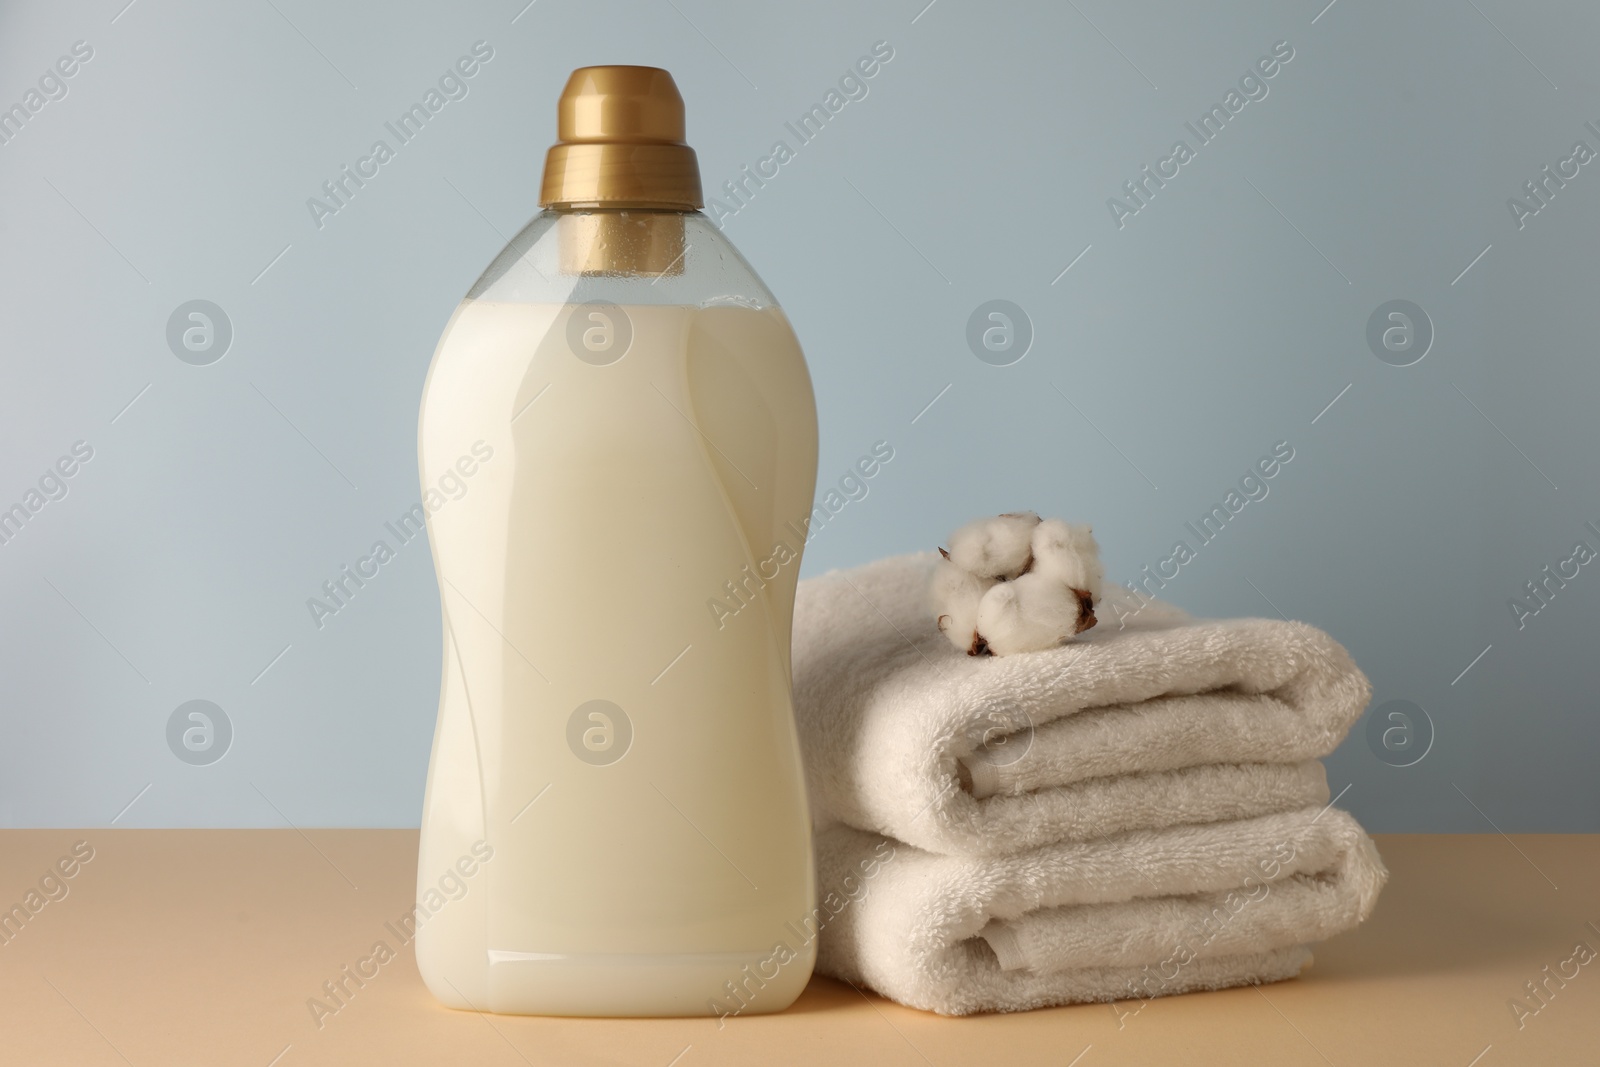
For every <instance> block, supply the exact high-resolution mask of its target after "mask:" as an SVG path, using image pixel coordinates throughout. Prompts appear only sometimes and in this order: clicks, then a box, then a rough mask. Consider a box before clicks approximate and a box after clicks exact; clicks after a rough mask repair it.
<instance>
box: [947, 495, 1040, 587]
mask: <svg viewBox="0 0 1600 1067" xmlns="http://www.w3.org/2000/svg"><path fill="white" fill-rule="evenodd" d="M1038 525H1039V516H1038V515H1035V514H1034V513H1033V512H1031V511H1013V512H1008V513H1007V514H1005V515H996V516H995V517H994V518H992V519H978V520H977V521H976V522H969V523H967V524H966V525H965V526H963V527H961V529H959V530H957V531H956V532H955V533H953V534H951V535H950V551H949V553H948V554H947V555H946V556H945V558H946V559H948V560H949V561H950V562H952V563H954V564H955V565H956V566H958V567H960V568H961V569H962V570H964V571H970V572H972V573H973V574H976V575H977V576H978V577H980V578H998V579H1000V580H1001V581H1009V580H1011V579H1012V578H1015V577H1017V576H1018V575H1020V574H1022V573H1024V572H1025V571H1027V569H1028V567H1029V566H1030V565H1031V564H1032V562H1033V542H1032V537H1033V530H1034V527H1036V526H1038Z"/></svg>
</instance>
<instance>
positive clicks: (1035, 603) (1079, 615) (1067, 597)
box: [978, 571, 1094, 656]
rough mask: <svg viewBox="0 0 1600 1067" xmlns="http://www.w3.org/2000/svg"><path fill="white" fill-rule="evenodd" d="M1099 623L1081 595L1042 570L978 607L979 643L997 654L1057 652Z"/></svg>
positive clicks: (1003, 586)
mask: <svg viewBox="0 0 1600 1067" xmlns="http://www.w3.org/2000/svg"><path fill="white" fill-rule="evenodd" d="M1093 625H1094V614H1093V612H1092V611H1088V610H1086V606H1085V605H1084V604H1083V602H1082V601H1081V600H1080V599H1079V597H1078V595H1077V593H1075V592H1073V591H1072V590H1071V589H1069V588H1067V587H1066V586H1065V585H1063V584H1062V583H1061V582H1060V581H1058V580H1056V579H1054V578H1051V577H1049V576H1047V575H1043V574H1040V573H1038V572H1037V571H1032V572H1030V573H1028V574H1024V575H1023V576H1022V577H1020V578H1018V579H1017V580H1016V581H1014V582H1001V583H1000V584H998V585H996V586H995V587H994V588H992V589H990V590H989V591H988V592H987V593H985V594H983V599H982V600H981V601H980V602H979V603H978V642H979V644H980V645H982V646H984V647H985V648H987V650H988V651H989V652H990V653H992V654H993V655H996V656H1011V655H1015V654H1016V653H1018V652H1037V651H1039V650H1040V649H1046V648H1054V647H1055V646H1056V645H1059V644H1061V642H1063V641H1065V640H1067V638H1069V637H1071V636H1072V635H1073V634H1076V633H1080V632H1082V631H1083V630H1087V629H1088V628H1089V627H1090V626H1093Z"/></svg>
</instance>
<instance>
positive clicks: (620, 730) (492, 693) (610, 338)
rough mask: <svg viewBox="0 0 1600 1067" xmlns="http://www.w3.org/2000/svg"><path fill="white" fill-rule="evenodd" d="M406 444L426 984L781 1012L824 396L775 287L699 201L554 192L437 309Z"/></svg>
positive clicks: (803, 872) (804, 933) (667, 1007)
mask: <svg viewBox="0 0 1600 1067" xmlns="http://www.w3.org/2000/svg"><path fill="white" fill-rule="evenodd" d="M419 466H420V470H421V476H422V488H423V492H424V508H425V511H426V513H427V515H426V522H427V526H428V531H429V540H430V543H431V545H432V547H433V552H434V563H435V568H436V571H437V574H438V578H439V590H440V598H441V602H442V606H443V617H444V669H443V682H442V687H441V695H440V707H439V720H438V725H437V729H436V732H435V737H434V746H433V752H432V757H431V760H430V764H429V774H428V787H427V794H426V800H425V803H424V813H423V824H422V841H421V848H420V854H419V868H418V902H419V909H418V918H417V933H416V945H417V961H418V966H419V968H420V970H421V971H422V975H423V978H424V980H425V981H426V982H427V984H428V986H429V988H430V989H431V990H432V991H433V992H434V994H435V995H436V996H438V997H439V999H440V1000H442V1001H444V1002H445V1003H446V1004H450V1005H452V1006H456V1007H463V1008H475V1009H479V1010H492V1011H505V1012H526V1013H536V1014H573V1015H686V1014H707V1013H719V1014H720V1013H723V1012H732V1011H739V1012H761V1011H775V1010H779V1009H781V1008H783V1007H786V1006H787V1005H788V1004H789V1003H790V1002H791V1001H792V1000H793V999H794V997H795V996H797V995H798V994H799V992H800V990H801V989H802V988H803V987H804V985H805V982H806V980H807V978H808V977H809V975H810V970H811V964H812V961H813V959H814V956H815V945H814V936H815V928H816V925H817V924H816V913H815V899H814V895H815V889H814V879H813V872H812V857H811V846H810V836H809V832H810V824H809V816H808V813H807V810H806V801H805V792H804V780H803V775H802V771H801V764H800V758H799V747H798V742H797V739H796V735H795V729H794V721H793V710H792V705H791V702H790V665H789V639H790V631H789V627H790V622H791V615H792V610H793V597H794V585H795V580H796V576H797V573H798V569H799V562H800V559H799V556H800V552H801V550H802V548H803V542H804V522H805V518H806V517H807V516H808V515H809V512H810V508H811V501H812V494H813V491H814V488H815V476H816V413H815V406H814V402H813V399H812V392H811V385H810V379H809V376H808V374H807V372H806V368H805V363H804V360H803V358H802V356H801V353H800V349H799V346H798V344H797V343H796V341H795V339H794V334H793V331H792V330H791V329H790V327H789V324H788V322H787V320H786V319H785V317H784V316H783V312H782V310H781V309H780V308H779V307H778V305H777V302H776V301H775V300H774V299H773V298H772V296H771V294H770V293H769V292H768V291H767V290H766V288H765V287H764V286H763V285H762V284H761V282H760V280H759V279H758V278H757V277H756V276H755V274H754V272H753V271H751V270H750V268H749V267H748V265H747V264H745V262H744V261H743V259H742V258H741V257H740V256H739V255H738V253H737V252H736V251H734V249H733V248H732V246H731V245H730V244H728V243H727V241H726V240H725V239H724V238H723V237H722V236H721V234H720V233H719V232H718V231H717V230H716V229H715V227H713V226H712V225H711V224H710V223H709V222H708V221H707V220H705V219H704V218H703V217H702V216H700V215H698V214H684V213H669V212H616V211H612V212H599V211H595V212H546V213H545V214H543V215H541V216H539V217H538V218H536V219H535V220H534V221H533V222H532V223H530V224H529V226H528V227H527V228H526V229H524V230H523V231H522V232H521V233H520V234H518V235H517V237H516V238H514V239H513V240H512V242H511V243H510V244H509V245H508V246H507V248H506V249H505V250H504V251H503V252H502V253H501V255H500V256H499V257H497V258H496V260H495V261H494V263H493V264H491V265H490V267H489V269H488V270H487V271H486V272H485V273H484V275H483V277H482V278H481V279H480V280H479V281H478V283H477V284H476V285H475V286H474V287H473V289H472V290H471V292H470V293H469V294H468V296H467V297H466V298H465V299H464V300H463V301H462V303H461V305H460V306H459V307H458V308H457V310H456V312H455V313H454V315H453V316H452V317H451V320H450V323H449V325H448V326H447V327H446V329H445V331H444V334H443V336H442V337H441V339H440V342H439V346H438V349H437V351H436V352H435V355H434V360H433V364H432V366H431V367H430V369H429V373H428V380H427V385H426V386H425V388H424V393H423V402H422V410H421V416H420V423H419ZM469 872H470V873H469ZM442 883H443V884H442ZM434 905H436V906H434Z"/></svg>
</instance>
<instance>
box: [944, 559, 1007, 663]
mask: <svg viewBox="0 0 1600 1067" xmlns="http://www.w3.org/2000/svg"><path fill="white" fill-rule="evenodd" d="M998 581H999V579H997V578H980V577H978V576H977V575H976V574H973V573H972V572H971V571H965V570H962V569H961V568H960V567H958V566H956V565H955V564H954V563H952V562H951V561H950V560H948V559H941V560H940V561H939V562H938V563H936V564H935V565H934V570H933V581H932V582H931V583H929V586H928V602H929V606H930V607H931V608H932V609H933V614H934V615H935V617H936V618H937V619H938V622H939V630H940V632H941V633H943V634H944V635H945V637H947V638H949V640H950V643H951V644H952V645H955V646H956V648H958V649H960V650H961V651H962V652H970V651H971V650H972V643H973V641H974V640H975V639H976V636H977V632H978V602H979V601H980V600H982V599H983V594H984V593H986V592H988V591H989V589H990V587H991V586H993V585H994V584H995V583H996V582H998Z"/></svg>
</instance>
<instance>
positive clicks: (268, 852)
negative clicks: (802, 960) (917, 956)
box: [0, 830, 1600, 1067]
mask: <svg viewBox="0 0 1600 1067" xmlns="http://www.w3.org/2000/svg"><path fill="white" fill-rule="evenodd" d="M79 841H84V842H87V843H88V846H87V847H89V848H92V849H93V850H94V858H93V859H92V860H90V861H89V862H87V863H86V864H83V865H82V866H81V867H80V868H79V869H78V870H77V871H76V873H75V875H74V876H73V877H72V878H71V879H70V880H67V881H65V883H64V884H65V885H66V887H67V894H66V896H64V897H61V899H59V900H53V901H50V902H49V903H47V904H46V905H45V906H43V907H42V908H40V910H39V911H38V912H37V914H35V915H34V916H33V917H32V919H31V920H30V921H29V922H28V923H27V924H26V925H24V926H23V927H22V928H21V930H20V931H17V932H16V933H15V934H14V935H10V939H9V941H6V942H5V943H4V944H0V1005H3V1007H0V1063H5V1064H14V1063H15V1064H69V1065H73V1067H76V1065H83V1067H93V1065H98V1064H133V1065H135V1067H146V1065H155V1064H174V1065H177V1064H206V1065H217V1067H233V1065H238V1067H268V1065H276V1067H302V1065H305V1064H340V1065H346V1064H368V1063H371V1064H411V1063H429V1064H434V1063H438V1064H475V1065H476V1064H483V1065H500V1064H504V1065H507V1067H516V1065H520V1064H539V1065H543V1064H580V1065H581V1064H627V1065H631V1067H668V1065H669V1064H670V1065H673V1067H700V1065H703V1064H791V1063H794V1064H798V1063H808V1064H809V1063H816V1064H855V1063H866V1064H872V1065H874V1067H896V1065H907V1067H919V1065H935V1067H945V1065H954V1064H969V1063H980V1064H985V1065H993V1067H1013V1065H1016V1067H1026V1065H1033V1064H1039V1065H1046V1064H1048V1065H1051V1067H1069V1065H1074V1067H1103V1065H1110V1064H1184V1065H1198V1064H1213V1063H1215V1064H1244V1063H1249V1064H1274V1065H1276V1064H1286V1065H1293V1064H1310V1065H1324V1064H1336V1065H1340V1067H1343V1065H1346V1064H1349V1065H1365V1064H1405V1065H1407V1067H1424V1065H1432V1064H1440V1065H1447V1067H1468V1065H1469V1064H1473V1065H1475V1067H1501V1065H1504V1064H1596V1065H1600V960H1597V961H1596V962H1593V963H1590V964H1588V965H1585V966H1579V965H1577V964H1571V965H1569V966H1568V967H1567V971H1568V973H1569V974H1570V973H1571V972H1572V969H1573V968H1574V967H1576V968H1577V972H1578V973H1577V974H1576V976H1575V977H1572V978H1570V979H1567V980H1565V985H1564V986H1558V985H1557V983H1556V981H1555V980H1550V981H1548V982H1547V986H1546V987H1547V988H1548V989H1549V990H1551V992H1550V993H1548V994H1546V1002H1545V1003H1544V1004H1543V1005H1542V1006H1541V1005H1540V1004H1538V1003H1537V1002H1535V1001H1533V1000H1532V999H1531V998H1529V997H1528V995H1527V992H1526V990H1525V988H1524V983H1527V982H1529V981H1533V980H1535V979H1539V978H1541V977H1542V975H1541V971H1542V969H1543V968H1544V967H1545V966H1546V965H1549V966H1550V967H1551V968H1552V971H1554V969H1555V968H1557V967H1560V966H1561V965H1562V964H1563V961H1566V960H1568V959H1570V958H1571V957H1572V956H1573V952H1574V947H1575V945H1576V944H1577V943H1578V942H1580V941H1582V942H1585V943H1586V944H1587V945H1589V946H1590V947H1592V948H1594V949H1595V950H1597V951H1600V932H1597V928H1600V836H1554V835H1520V836H1513V837H1509V838H1508V837H1502V836H1498V835H1459V836H1442V835H1440V836H1433V835H1387V836H1380V837H1379V838H1378V844H1379V848H1380V850H1381V851H1382V853H1383V856H1384V859H1385V861H1386V862H1387V863H1388V865H1389V868H1390V871H1391V872H1392V877H1391V880H1390V882H1389V886H1388V888H1387V889H1386V890H1385V891H1384V895H1383V897H1382V899H1381V900H1380V901H1379V903H1378V909H1377V912H1376V914H1375V915H1374V916H1373V918H1372V919H1371V920H1370V921H1369V922H1368V923H1367V924H1366V925H1365V926H1364V927H1362V928H1361V929H1360V930H1358V931H1356V932H1353V933H1349V934H1345V935H1343V936H1341V937H1338V938H1336V939H1334V940H1333V941H1330V942H1329V943H1328V944H1326V945H1325V946H1324V947H1322V948H1320V949H1319V950H1318V951H1317V958H1316V962H1315V964H1314V965H1313V966H1312V967H1311V968H1310V969H1308V970H1307V971H1306V972H1305V973H1304V974H1303V975H1302V976H1301V977H1300V978H1298V979H1296V980H1294V981H1290V982H1281V983H1278V984H1276V985H1270V986H1265V987H1262V988H1260V989H1239V990H1229V991H1225V992H1221V993H1198V994H1191V995H1188V996H1182V997H1174V998H1168V999H1162V1000H1153V1001H1150V1002H1148V1003H1147V1004H1145V1005H1144V1006H1143V1007H1142V1008H1141V1007H1140V1006H1139V1004H1138V1003H1137V1002H1126V1003H1122V1004H1118V1005H1116V1006H1108V1005H1104V1004H1100V1005H1079V1006H1073V1007H1066V1008H1056V1009H1050V1010H1045V1011H1035V1012H1028V1013H1023V1014H1017V1015H988V1016H977V1017H971V1018H965V1019H947V1018H943V1017H941V1016H938V1015H931V1014H928V1013H925V1012H921V1011H915V1010H912V1009H909V1008H903V1007H901V1006H899V1005H897V1004H893V1003H891V1002H889V1001H885V1000H883V999H881V998H879V997H876V996H874V995H871V994H865V995H864V994H862V993H859V992H857V991H856V990H854V989H852V988H851V987H850V986H848V985H845V984H842V983H839V982H834V981H830V980H828V979H825V978H813V979H812V982H811V985H810V987H809V988H808V989H807V990H806V992H805V994H804V995H803V996H802V997H801V998H800V1000H799V1002H798V1003H796V1004H795V1006H794V1007H793V1008H791V1009H790V1010H789V1011H787V1012H784V1013H782V1014H780V1015H769V1016H758V1017H746V1018H738V1019H731V1020H729V1021H728V1022H727V1023H726V1024H725V1025H724V1026H722V1027H721V1028H719V1026H718V1024H717V1021H716V1020H714V1019H667V1020H633V1019H628V1020H609V1019H546V1018H522V1017H508V1016H489V1015H478V1014H474V1013H469V1012H456V1011H450V1010H448V1009H446V1008H442V1007H440V1006H439V1005H437V1004H435V1003H434V1002H433V1000H432V999H431V998H430V997H429V994H428V992H427V990H426V989H425V988H424V987H423V985H422V983H421V980H420V978H419V977H418V975H417V970H416V965H415V962H414V958H413V956H412V954H411V952H410V950H409V949H404V950H401V951H400V953H399V955H398V957H397V958H396V959H395V960H393V962H390V963H388V964H386V965H385V966H383V967H382V968H381V969H380V970H379V972H378V974H377V976H376V977H374V978H372V979H371V980H370V981H368V982H367V984H366V986H365V987H364V988H362V989H360V990H359V991H357V993H356V994H355V995H354V996H353V997H352V998H351V999H350V1001H349V1003H348V1004H346V1005H345V1006H344V1007H343V1008H342V1009H341V1010H340V1011H339V1012H338V1013H337V1014H336V1015H333V1016H331V1017H328V1018H324V1019H323V1020H322V1025H321V1026H320V1028H319V1026H318V1025H317V1023H316V1021H314V1019H313V1017H312V1013H311V1011H310V1010H309V1009H308V1007H307V1000H308V998H310V997H312V996H314V995H317V994H318V992H319V989H320V986H321V985H322V983H323V982H324V981H325V980H327V979H330V978H335V977H337V976H338V973H339V970H340V968H341V967H343V966H344V965H346V964H350V963H353V962H354V961H355V960H356V959H358V958H360V957H363V956H366V955H367V954H368V953H369V952H370V951H371V949H372V945H373V943H374V942H375V941H378V940H380V939H383V940H387V941H389V942H390V943H391V944H396V943H397V942H396V939H395V938H394V935H393V934H392V933H391V932H390V931H389V930H388V929H387V928H386V926H385V923H386V922H387V921H389V920H391V919H393V918H394V917H396V916H398V915H400V914H401V913H402V912H404V911H405V910H406V908H408V907H409V906H410V904H411V901H412V897H413V895H414V864H415V857H416V843H417V835H416V833H415V832H414V831H391V830H309V831H306V832H304V833H301V832H299V831H296V830H281V831H279V830H243V831H224V830H169V831H162V830H78V831H73V830H27V831H5V832H0V908H9V907H10V906H11V905H12V904H13V903H19V902H21V901H22V900H23V898H24V895H25V894H26V893H27V892H28V890H29V888H30V887H33V886H36V885H37V883H38V881H39V879H40V878H41V877H42V876H43V875H44V874H45V873H46V872H47V871H49V870H51V869H52V868H53V866H54V865H55V864H56V862H57V860H58V859H60V858H61V857H63V856H67V855H70V853H71V851H72V847H73V845H74V844H75V843H76V842H79ZM55 891H56V893H57V895H59V893H60V890H59V889H57V890H55ZM1591 922H1592V923H1594V924H1595V926H1594V927H1590V926H1589V925H1588V924H1589V923H1591ZM1519 996H1520V997H1522V998H1523V1002H1524V1003H1525V1004H1526V1005H1527V1006H1528V1007H1529V1008H1530V1009H1531V1008H1534V1007H1538V1008H1539V1011H1538V1012H1537V1014H1529V1015H1526V1016H1525V1017H1524V1018H1522V1019H1521V1024H1522V1025H1521V1026H1520V1027H1519V1025H1518V1019H1517V1018H1516V1016H1515V1015H1514V1014H1513V1012H1512V1010H1511V1008H1510V1006H1509V1002H1510V1001H1511V999H1512V998H1514V997H1519ZM1475 1057H1477V1058H1476V1059H1475Z"/></svg>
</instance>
